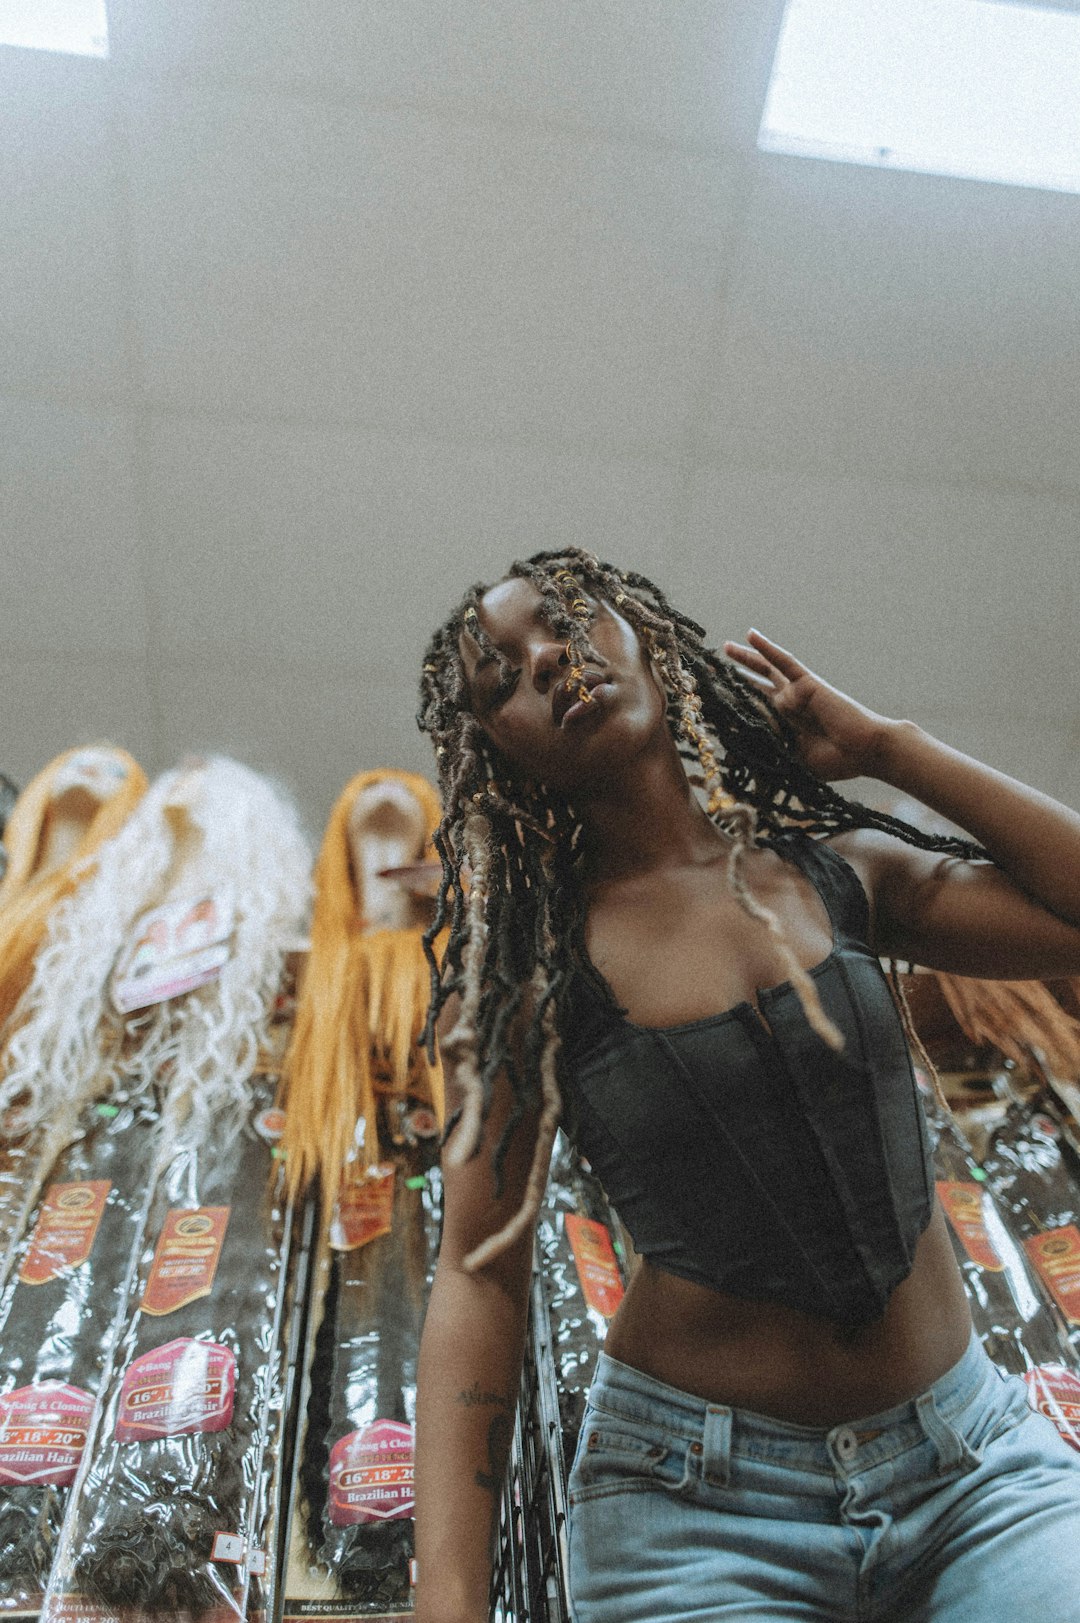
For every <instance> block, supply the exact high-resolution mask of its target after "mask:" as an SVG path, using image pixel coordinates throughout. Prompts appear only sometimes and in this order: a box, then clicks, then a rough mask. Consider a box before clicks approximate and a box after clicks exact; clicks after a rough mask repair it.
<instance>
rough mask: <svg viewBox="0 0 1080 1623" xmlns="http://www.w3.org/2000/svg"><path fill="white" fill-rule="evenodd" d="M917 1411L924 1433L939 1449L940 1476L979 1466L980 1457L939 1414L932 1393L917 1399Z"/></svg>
mask: <svg viewBox="0 0 1080 1623" xmlns="http://www.w3.org/2000/svg"><path fill="white" fill-rule="evenodd" d="M915 1409H916V1412H917V1413H918V1416H919V1424H920V1425H921V1427H922V1429H923V1433H924V1434H925V1436H927V1437H929V1439H930V1441H931V1442H932V1443H933V1444H934V1446H935V1448H936V1449H937V1452H938V1475H939V1476H944V1475H945V1474H946V1472H948V1471H952V1470H955V1469H956V1467H957V1466H962V1467H963V1469H964V1470H967V1471H970V1470H971V1468H972V1466H974V1465H978V1463H979V1456H978V1455H977V1454H976V1453H974V1451H973V1450H972V1449H971V1448H969V1447H968V1444H967V1441H966V1439H965V1438H964V1437H963V1436H962V1435H961V1434H960V1432H958V1431H957V1430H956V1427H955V1426H953V1425H951V1424H950V1423H949V1421H948V1420H946V1419H945V1417H944V1415H942V1414H941V1413H939V1411H938V1408H937V1405H936V1404H935V1402H934V1394H933V1393H932V1392H924V1393H923V1395H922V1397H921V1398H916V1400H915Z"/></svg>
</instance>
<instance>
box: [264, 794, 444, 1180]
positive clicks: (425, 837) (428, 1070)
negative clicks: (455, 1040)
mask: <svg viewBox="0 0 1080 1623" xmlns="http://www.w3.org/2000/svg"><path fill="white" fill-rule="evenodd" d="M380 793H385V794H386V795H388V796H396V797H397V798H398V800H399V801H400V800H402V799H403V800H404V802H405V804H406V806H411V808H412V811H413V813H414V814H415V815H414V816H413V818H412V819H411V821H412V822H413V823H415V827H416V834H415V837H414V839H413V843H414V846H415V849H414V850H413V851H411V852H410V860H415V861H422V860H424V859H425V858H427V857H428V856H429V855H430V851H431V838H432V835H433V833H434V831H435V829H436V827H437V825H438V823H439V820H440V817H441V806H440V803H439V797H438V794H437V792H436V790H435V789H434V787H433V786H432V785H431V784H430V783H429V782H428V780H427V779H426V778H423V777H421V776H420V775H419V774H417V773H412V772H400V771H396V770H392V769H389V768H382V769H376V770H372V771H366V772H360V773H357V775H356V776H355V777H354V778H352V779H351V780H350V782H349V783H348V784H347V785H346V786H345V788H344V789H343V791H342V792H341V794H340V795H339V797H338V799H337V802H336V803H335V805H334V808H333V810H332V812H331V814H330V818H329V821H328V823H327V826H326V830H325V833H324V835H323V841H322V845H321V848H320V850H319V855H318V858H317V860H316V863H315V876H314V877H315V904H314V911H313V915H312V925H311V948H310V953H309V956H308V960H307V964H306V966H305V969H304V972H303V975H302V978H301V982H300V988H299V993H298V997H297V1009H296V1019H295V1023H294V1027H293V1033H292V1037H291V1039H290V1043H289V1048H288V1051H287V1053H286V1056H285V1062H284V1068H283V1080H284V1086H283V1103H284V1106H285V1132H284V1137H283V1141H282V1147H283V1149H284V1151H285V1166H286V1173H287V1179H288V1182H289V1185H290V1187H291V1188H292V1190H293V1191H295V1192H299V1191H300V1190H302V1189H304V1188H306V1187H307V1185H308V1184H309V1183H311V1182H312V1180H313V1179H314V1178H315V1177H316V1175H318V1176H319V1178H320V1180H321V1187H322V1194H323V1201H324V1204H325V1205H327V1206H329V1204H330V1203H331V1202H332V1201H333V1199H334V1198H335V1197H336V1194H337V1189H338V1185H339V1182H340V1180H341V1177H342V1174H343V1173H344V1171H345V1169H346V1168H347V1167H350V1168H352V1169H353V1170H354V1171H356V1172H358V1173H360V1172H363V1170H364V1169H365V1168H366V1167H369V1166H372V1165H374V1164H375V1163H376V1162H377V1161H378V1159H379V1135H378V1100H379V1097H380V1095H383V1094H386V1093H390V1094H398V1095H402V1096H404V1095H406V1094H409V1095H412V1096H414V1097H416V1098H418V1099H420V1100H422V1101H424V1102H425V1103H427V1104H429V1105H430V1106H431V1108H432V1109H433V1110H434V1111H435V1113H436V1116H437V1117H438V1118H439V1119H440V1120H441V1118H442V1112H443V1094H442V1068H441V1064H440V1062H439V1059H438V1056H437V1055H429V1054H428V1053H427V1051H426V1050H425V1048H424V1046H423V1045H422V1044H421V1042H420V1036H421V1033H422V1031H423V1029H424V1022H425V1017H426V1013H427V1005H428V998H429V989H430V973H429V969H428V962H427V957H426V954H425V950H424V947H423V943H422V939H421V936H422V930H421V927H420V926H418V925H416V926H414V925H410V926H409V927H406V928H400V929H397V928H373V927H372V924H373V920H372V919H371V917H369V898H368V896H367V895H366V894H365V892H366V889H367V888H368V887H369V886H370V884H371V880H370V879H368V881H367V882H365V875H364V873H363V872H362V871H361V867H360V864H359V862H358V860H357V856H356V846H357V844H358V834H357V824H356V813H357V809H358V807H362V805H363V803H364V801H365V797H368V798H370V797H372V796H374V797H376V798H377V797H378V796H379V795H380Z"/></svg>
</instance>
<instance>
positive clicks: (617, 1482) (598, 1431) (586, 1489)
mask: <svg viewBox="0 0 1080 1623" xmlns="http://www.w3.org/2000/svg"><path fill="white" fill-rule="evenodd" d="M686 1447H687V1445H686V1444H685V1443H684V1444H682V1445H681V1446H680V1445H679V1444H678V1442H676V1441H675V1440H674V1439H671V1440H667V1439H665V1438H663V1437H661V1436H659V1435H658V1434H657V1433H655V1432H652V1431H648V1430H644V1429H643V1430H640V1431H639V1430H636V1429H635V1427H634V1425H633V1423H632V1422H630V1421H626V1420H618V1419H615V1418H613V1417H612V1416H610V1415H606V1414H601V1413H598V1412H596V1411H590V1410H586V1413H585V1419H584V1421H583V1422H582V1427H581V1435H580V1437H579V1439H578V1446H577V1452H576V1453H575V1455H574V1463H573V1466H572V1467H571V1471H570V1480H569V1484H568V1486H569V1490H570V1497H571V1503H579V1502H581V1501H583V1500H586V1499H593V1498H599V1497H600V1496H601V1495H602V1494H609V1493H634V1492H639V1491H641V1490H642V1489H645V1488H656V1487H664V1488H676V1487H678V1486H679V1485H680V1483H681V1482H682V1481H683V1479H684V1474H685V1472H684V1462H685V1454H686Z"/></svg>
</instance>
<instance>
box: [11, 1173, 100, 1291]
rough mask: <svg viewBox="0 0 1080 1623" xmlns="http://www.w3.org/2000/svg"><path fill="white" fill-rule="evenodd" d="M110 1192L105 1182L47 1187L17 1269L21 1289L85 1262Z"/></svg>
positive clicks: (41, 1282) (37, 1283) (44, 1281)
mask: <svg viewBox="0 0 1080 1623" xmlns="http://www.w3.org/2000/svg"><path fill="white" fill-rule="evenodd" d="M111 1188H112V1185H111V1184H110V1183H109V1182H108V1180H107V1179H105V1180H102V1181H100V1182H95V1183H54V1184H51V1185H50V1187H49V1188H48V1189H47V1190H46V1191H45V1199H44V1201H43V1202H42V1206H41V1211H40V1212H39V1213H38V1220H37V1222H36V1223H35V1224H34V1232H33V1235H32V1236H31V1239H30V1246H29V1249H28V1251H27V1253H26V1256H25V1258H24V1259H23V1265H22V1267H21V1268H20V1269H19V1278H20V1280H21V1281H22V1283H23V1284H24V1285H44V1284H46V1283H47V1282H48V1281H49V1280H50V1279H56V1278H57V1277H58V1275H60V1274H62V1273H64V1272H65V1271H66V1270H67V1269H68V1268H77V1267H78V1266H79V1264H80V1263H82V1262H85V1261H86V1259H87V1257H88V1256H89V1255H90V1251H91V1248H92V1247H93V1244H94V1238H95V1236H96V1235H97V1231H98V1224H99V1223H100V1222H101V1214H102V1212H103V1211H104V1210H105V1202H106V1200H107V1199H108V1195H109V1190H110V1189H111Z"/></svg>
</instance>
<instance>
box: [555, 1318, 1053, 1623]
mask: <svg viewBox="0 0 1080 1623" xmlns="http://www.w3.org/2000/svg"><path fill="white" fill-rule="evenodd" d="M570 1590H571V1597H572V1601H573V1615H574V1619H575V1623H674V1620H676V1619H680V1620H681V1619H686V1618H693V1619H696V1620H698V1623H707V1620H709V1619H713V1618H716V1619H723V1620H725V1623H727V1620H730V1619H735V1618H753V1619H756V1620H757V1623H766V1620H767V1623H795V1620H796V1619H797V1620H799V1623H825V1620H828V1623H930V1620H931V1619H933V1620H934V1623H1029V1620H1033V1623H1080V1453H1077V1452H1076V1451H1075V1450H1074V1449H1072V1448H1070V1447H1069V1445H1068V1444H1067V1443H1066V1442H1065V1441H1064V1440H1063V1439H1062V1438H1061V1437H1060V1436H1059V1434H1058V1432H1057V1431H1056V1429H1055V1428H1054V1426H1053V1424H1052V1423H1051V1422H1050V1421H1049V1420H1047V1419H1045V1418H1044V1417H1043V1416H1042V1415H1038V1414H1036V1413H1035V1412H1034V1411H1033V1410H1032V1409H1031V1408H1029V1406H1028V1402H1027V1390H1026V1387H1025V1385H1024V1382H1023V1381H1022V1380H1021V1379H1020V1378H1019V1377H1018V1376H1012V1375H1004V1374H1003V1373H1002V1372H1001V1371H1000V1370H999V1369H998V1368H997V1366H996V1365H994V1364H992V1363H991V1362H990V1360H989V1359H988V1358H987V1356H986V1354H985V1353H984V1352H983V1349H982V1347H981V1345H980V1343H979V1341H978V1339H977V1338H976V1337H975V1336H974V1335H973V1336H972V1339H971V1342H970V1344H969V1346H968V1349H967V1351H966V1352H965V1353H964V1355H963V1357H962V1358H961V1359H960V1361H959V1363H957V1364H955V1365H954V1366H953V1368H952V1369H950V1370H948V1371H947V1373H946V1374H944V1375H943V1376H942V1377H941V1379H940V1380H939V1381H935V1383H934V1385H933V1386H932V1387H930V1389H929V1390H928V1391H927V1392H924V1393H923V1395H922V1396H921V1397H919V1398H915V1399H912V1401H911V1402H909V1403H902V1404H900V1405H899V1406H898V1407H897V1408H895V1409H890V1410H888V1411H887V1412H886V1413H884V1414H878V1415H870V1416H868V1417H867V1418H866V1419H863V1420H859V1421H853V1422H852V1423H851V1424H850V1425H844V1426H833V1427H831V1428H829V1429H827V1430H826V1429H823V1428H819V1427H811V1426H797V1425H792V1424H789V1423H788V1422H787V1421H782V1420H773V1419H771V1418H769V1417H768V1416H766V1415H758V1414H753V1413H750V1412H749V1411H746V1410H741V1409H731V1408H728V1407H726V1406H724V1405H723V1404H718V1403H705V1402H703V1401H702V1399H700V1398H695V1397H692V1396H691V1395H690V1394H688V1393H685V1392H680V1391H678V1390H677V1389H676V1388H675V1387H672V1386H667V1385H665V1384H664V1382H662V1381H656V1380H653V1379H652V1377H651V1376H648V1375H643V1374H642V1373H641V1372H640V1371H639V1370H636V1369H631V1368H629V1367H628V1366H627V1365H625V1364H621V1363H619V1362H618V1361H617V1360H616V1359H614V1358H609V1357H608V1356H607V1355H606V1354H604V1353H601V1355H600V1360H599V1364H598V1367H597V1373H596V1378H595V1380H594V1382H593V1387H592V1390H591V1392H590V1395H589V1402H588V1406H587V1408H586V1411H585V1418H584V1420H583V1422H582V1427H581V1435H580V1437H579V1439H578V1445H577V1452H576V1454H575V1456H574V1463H573V1468H572V1470H571V1472H570Z"/></svg>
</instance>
